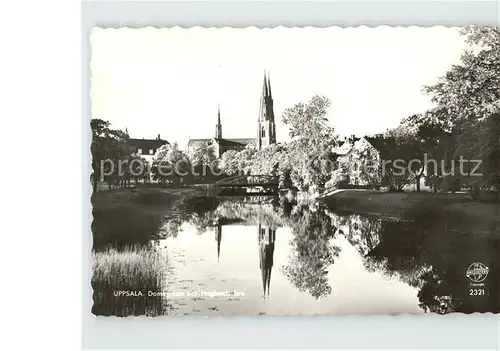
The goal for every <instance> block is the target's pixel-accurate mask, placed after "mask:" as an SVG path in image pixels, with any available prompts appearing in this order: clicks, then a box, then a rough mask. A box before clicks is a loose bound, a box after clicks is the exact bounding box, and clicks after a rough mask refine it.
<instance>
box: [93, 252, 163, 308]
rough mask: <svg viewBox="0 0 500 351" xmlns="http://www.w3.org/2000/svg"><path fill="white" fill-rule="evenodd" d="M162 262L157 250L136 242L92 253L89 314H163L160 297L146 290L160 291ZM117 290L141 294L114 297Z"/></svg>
mask: <svg viewBox="0 0 500 351" xmlns="http://www.w3.org/2000/svg"><path fill="white" fill-rule="evenodd" d="M164 265H165V262H164V260H163V259H162V257H161V255H160V253H159V252H158V251H157V250H156V249H154V248H151V247H144V246H142V247H141V246H138V245H136V246H132V247H127V248H124V249H122V250H121V251H118V250H116V249H107V250H105V251H102V252H97V253H93V257H92V270H93V277H92V287H93V289H94V294H93V298H94V306H93V307H92V313H94V314H95V315H105V316H109V315H113V316H119V317H125V316H129V315H147V316H155V315H160V314H162V313H163V309H162V299H161V297H159V296H148V291H154V292H159V291H162V284H163V281H164V274H165V273H164V272H165V267H164ZM119 291H129V292H135V293H138V292H141V293H142V294H143V296H116V295H115V293H116V292H119Z"/></svg>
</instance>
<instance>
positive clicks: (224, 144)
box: [187, 73, 276, 157]
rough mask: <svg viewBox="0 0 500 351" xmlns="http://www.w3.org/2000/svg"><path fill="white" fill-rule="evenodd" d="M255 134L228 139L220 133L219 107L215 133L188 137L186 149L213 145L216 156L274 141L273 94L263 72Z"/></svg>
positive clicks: (269, 82) (268, 80)
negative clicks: (253, 136) (212, 135)
mask: <svg viewBox="0 0 500 351" xmlns="http://www.w3.org/2000/svg"><path fill="white" fill-rule="evenodd" d="M256 132H257V136H256V137H255V138H239V139H228V138H224V137H223V134H222V123H221V116H220V107H219V108H218V111H217V124H216V125H215V135H214V137H213V138H208V139H189V142H188V146H187V151H188V153H192V152H194V151H195V150H196V149H198V148H201V147H207V146H213V147H214V149H215V154H216V155H217V157H220V156H222V154H223V153H224V152H226V151H228V150H237V151H239V150H243V149H245V148H246V147H254V148H257V149H261V148H263V147H266V146H268V145H271V144H274V143H276V125H275V123H274V108H273V96H272V92H271V80H270V78H269V75H268V74H266V73H264V84H263V86H262V95H261V98H260V108H259V117H258V120H257V131H256Z"/></svg>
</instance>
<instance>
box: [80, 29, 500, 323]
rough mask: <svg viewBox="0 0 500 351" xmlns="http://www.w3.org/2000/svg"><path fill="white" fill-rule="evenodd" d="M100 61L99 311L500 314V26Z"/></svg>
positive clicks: (111, 32) (275, 35)
mask: <svg viewBox="0 0 500 351" xmlns="http://www.w3.org/2000/svg"><path fill="white" fill-rule="evenodd" d="M90 45H91V62H90V73H91V91H90V96H91V103H92V111H91V113H92V119H91V121H89V122H90V125H91V129H92V142H91V145H89V147H90V148H91V153H92V175H91V177H90V179H89V184H91V187H92V197H91V199H90V201H91V203H92V226H91V228H92V245H93V246H92V254H91V255H92V279H91V286H92V289H93V307H92V311H91V312H92V314H94V315H97V316H118V317H127V316H148V317H156V316H180V317H182V316H202V317H211V316H264V315H271V316H289V315H294V316H311V315H328V316H339V315H400V314H405V315H408V314H409V315H424V314H431V313H434V314H449V313H454V312H458V313H474V312H491V313H499V312H500V291H499V287H500V29H499V27H461V28H458V27H444V26H435V27H425V28H424V27H418V26H410V27H389V26H380V27H372V28H369V27H363V26H361V27H352V28H340V27H329V28H313V27H306V28H285V27H276V28H271V29H259V28H256V27H248V28H229V27H225V28H202V27H193V28H186V29H184V28H180V27H172V28H154V27H145V28H119V29H113V28H107V29H104V28H94V29H93V30H92V33H91V39H90Z"/></svg>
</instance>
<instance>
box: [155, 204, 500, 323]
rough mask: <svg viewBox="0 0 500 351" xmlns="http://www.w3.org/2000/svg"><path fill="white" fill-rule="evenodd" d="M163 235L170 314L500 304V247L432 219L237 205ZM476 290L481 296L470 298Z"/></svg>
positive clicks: (171, 223)
mask: <svg viewBox="0 0 500 351" xmlns="http://www.w3.org/2000/svg"><path fill="white" fill-rule="evenodd" d="M246 200H248V199H246ZM160 236H161V239H157V240H154V241H153V244H154V247H156V248H157V249H159V250H162V251H163V252H164V253H165V254H166V255H165V256H166V257H167V261H168V263H167V264H166V266H167V268H166V269H167V270H168V274H166V275H165V277H166V278H165V281H164V284H163V291H167V293H166V296H164V300H165V304H164V306H166V308H165V314H168V315H199V316H211V315H224V316H229V315H346V314H365V315H366V314H423V313H426V312H436V313H441V314H444V313H450V312H456V311H458V312H476V311H482V312H486V311H488V312H494V311H498V308H499V305H500V304H499V299H500V297H499V296H498V284H499V283H500V279H498V267H499V260H500V254H499V248H500V245H499V244H500V243H499V242H498V240H495V239H493V238H489V237H487V236H486V237H478V236H474V235H473V233H460V232H458V233H457V232H446V229H443V227H442V226H440V225H439V223H435V222H434V223H432V222H431V223H429V222H428V221H427V222H424V221H420V222H419V223H416V222H402V221H398V220H394V219H382V218H376V217H367V216H362V215H357V214H346V213H344V214H339V213H335V212H334V211H332V210H329V209H328V208H326V207H324V206H323V205H321V204H318V203H309V204H295V203H292V204H291V203H288V202H286V203H279V202H278V201H277V200H276V199H269V201H268V203H261V201H260V200H259V201H256V202H255V203H252V201H246V202H244V201H243V200H242V199H235V198H233V199H226V200H224V201H222V202H221V203H220V204H219V205H218V206H217V208H216V209H215V210H212V211H209V212H207V213H203V214H199V213H194V212H193V213H187V216H185V217H184V218H183V219H182V220H179V219H175V220H168V221H165V222H164V223H163V224H162V226H161V228H160ZM477 262H479V263H483V264H484V265H486V266H487V267H488V268H489V273H488V276H487V277H486V279H485V280H484V281H483V282H482V284H484V285H480V284H477V286H472V285H471V284H472V283H474V282H473V281H471V280H470V279H468V278H467V277H466V272H467V269H468V267H469V266H470V265H471V264H473V263H477ZM478 287H480V288H481V289H484V294H481V293H479V295H480V296H479V295H475V296H472V294H473V293H474V292H471V289H472V288H477V289H479V288H478ZM164 295H165V294H164Z"/></svg>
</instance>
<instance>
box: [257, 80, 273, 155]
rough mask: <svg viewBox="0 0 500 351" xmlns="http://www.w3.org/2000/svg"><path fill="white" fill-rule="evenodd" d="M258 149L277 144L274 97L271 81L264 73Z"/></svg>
mask: <svg viewBox="0 0 500 351" xmlns="http://www.w3.org/2000/svg"><path fill="white" fill-rule="evenodd" d="M258 128H259V129H258V132H257V133H258V134H257V147H258V148H259V149H261V148H263V147H266V146H268V145H271V144H275V143H276V126H275V124H274V108H273V96H272V93H271V79H270V78H269V74H267V75H266V73H265V72H264V85H263V87H262V95H261V98H260V111H259V120H258Z"/></svg>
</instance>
